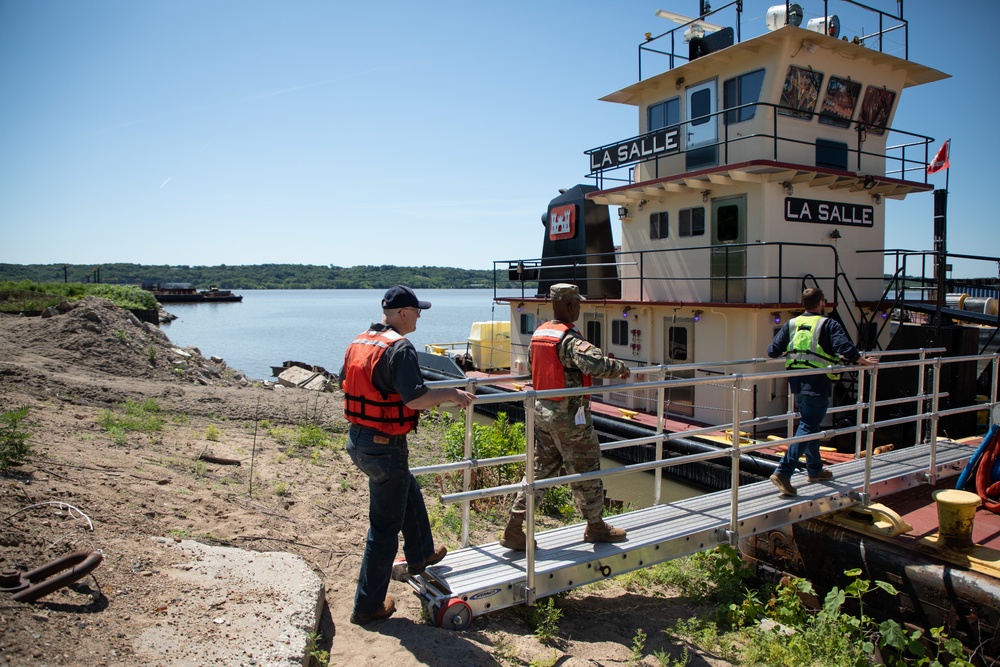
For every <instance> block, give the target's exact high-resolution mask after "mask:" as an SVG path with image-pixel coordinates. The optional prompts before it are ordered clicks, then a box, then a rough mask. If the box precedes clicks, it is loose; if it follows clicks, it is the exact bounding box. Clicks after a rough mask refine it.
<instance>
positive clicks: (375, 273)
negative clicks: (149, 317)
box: [0, 264, 534, 289]
mask: <svg viewBox="0 0 1000 667" xmlns="http://www.w3.org/2000/svg"><path fill="white" fill-rule="evenodd" d="M0 280H32V281H34V282H37V283H54V282H71V283H73V282H75V283H97V282H100V283H109V284H116V285H142V284H146V285H149V284H152V283H190V284H191V286H192V287H195V288H198V289H206V288H208V287H209V286H211V285H215V286H217V287H220V288H222V289H387V288H389V287H392V286H393V285H400V284H402V285H409V286H410V287H412V288H414V289H448V288H458V289H468V288H492V287H493V286H494V282H493V271H488V270H475V269H456V268H449V267H440V266H416V267H415V266H352V267H342V266H333V265H330V266H319V265H314V264H248V265H243V266H226V265H225V264H221V265H219V266H186V265H180V266H167V265H153V266H147V265H142V264H101V265H100V266H95V265H89V264H0ZM519 286H520V283H513V282H510V281H509V280H508V279H507V275H506V274H504V273H503V272H498V273H497V283H496V287H498V288H507V287H519ZM532 286H534V285H533V284H532Z"/></svg>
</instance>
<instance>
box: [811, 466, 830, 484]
mask: <svg viewBox="0 0 1000 667" xmlns="http://www.w3.org/2000/svg"><path fill="white" fill-rule="evenodd" d="M824 479H833V473H832V472H830V471H829V470H826V469H825V468H824V469H823V470H820V471H819V474H818V475H816V476H815V477H813V476H812V475H809V481H810V482H820V481H822V480H824Z"/></svg>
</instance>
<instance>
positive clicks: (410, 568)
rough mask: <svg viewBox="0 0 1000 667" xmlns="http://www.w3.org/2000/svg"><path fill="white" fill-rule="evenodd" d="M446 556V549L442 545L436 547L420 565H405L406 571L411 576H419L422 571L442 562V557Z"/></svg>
mask: <svg viewBox="0 0 1000 667" xmlns="http://www.w3.org/2000/svg"><path fill="white" fill-rule="evenodd" d="M447 554H448V549H446V548H445V546H444V545H438V547H437V548H435V549H434V553H432V554H431V555H430V556H428V557H427V558H426V559H425V560H424V562H422V563H414V564H413V565H407V566H406V571H407V572H408V573H409V574H411V575H416V574H421V573H422V572H423V571H424V570H426V569H427V568H429V567H430V566H431V565H436V564H437V563H440V562H441V561H442V560H444V557H445V556H446V555H447Z"/></svg>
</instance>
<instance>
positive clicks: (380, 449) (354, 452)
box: [347, 425, 434, 614]
mask: <svg viewBox="0 0 1000 667" xmlns="http://www.w3.org/2000/svg"><path fill="white" fill-rule="evenodd" d="M376 437H378V438H380V439H386V436H384V435H382V434H380V433H379V432H378V431H374V430H372V429H369V428H365V427H361V426H356V425H353V426H351V430H350V432H349V435H348V439H347V454H348V455H349V456H350V457H351V460H352V461H354V465H356V466H357V467H358V468H360V469H361V471H362V472H364V473H365V475H367V476H368V492H369V495H370V497H369V501H368V539H367V541H366V542H365V553H364V556H362V558H361V573H360V574H359V575H358V587H357V590H356V592H355V594H354V611H355V612H356V613H359V614H370V613H373V612H375V611H378V610H379V609H381V608H382V603H383V601H384V600H385V595H386V592H387V591H388V590H389V579H390V576H391V575H392V564H393V561H394V560H395V559H396V552H397V550H398V549H399V533H400V532H402V533H403V555H404V556H405V557H406V562H408V563H422V562H424V561H425V560H426V559H427V558H429V557H430V556H431V554H433V553H434V537H433V535H432V534H431V525H430V521H429V520H428V518H427V508H426V507H425V506H424V497H423V496H422V495H421V493H420V486H419V485H418V484H417V480H416V478H415V477H414V476H413V474H412V473H410V466H409V450H408V449H407V446H406V436H402V435H400V436H394V437H391V438H388V439H389V443H388V444H382V443H375V442H374V439H375V438H376Z"/></svg>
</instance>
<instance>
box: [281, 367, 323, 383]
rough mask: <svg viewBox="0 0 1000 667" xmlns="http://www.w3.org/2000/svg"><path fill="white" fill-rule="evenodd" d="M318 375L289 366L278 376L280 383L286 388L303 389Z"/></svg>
mask: <svg viewBox="0 0 1000 667" xmlns="http://www.w3.org/2000/svg"><path fill="white" fill-rule="evenodd" d="M316 375H318V373H315V372H313V371H310V370H306V369H305V368H300V367H299V366H289V367H288V368H286V369H285V370H283V371H281V373H279V374H278V382H280V383H281V384H283V385H285V386H286V387H301V386H302V385H304V384H306V383H308V382H309V381H310V380H312V379H313V378H314V377H316Z"/></svg>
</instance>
